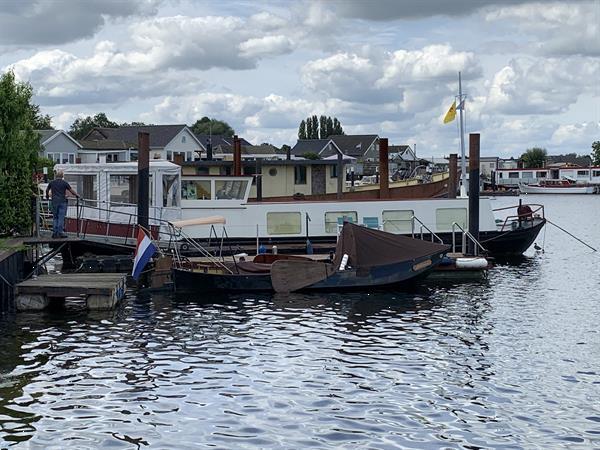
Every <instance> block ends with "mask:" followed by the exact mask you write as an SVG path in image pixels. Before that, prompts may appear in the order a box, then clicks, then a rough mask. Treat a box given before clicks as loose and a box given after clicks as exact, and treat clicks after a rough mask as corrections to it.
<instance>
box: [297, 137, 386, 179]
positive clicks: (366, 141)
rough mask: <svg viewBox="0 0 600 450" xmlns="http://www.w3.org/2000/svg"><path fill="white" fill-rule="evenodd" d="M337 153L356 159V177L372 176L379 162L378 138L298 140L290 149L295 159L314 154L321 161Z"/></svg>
mask: <svg viewBox="0 0 600 450" xmlns="http://www.w3.org/2000/svg"><path fill="white" fill-rule="evenodd" d="M337 152H341V153H342V155H344V156H348V157H351V158H356V164H355V173H356V174H357V175H374V174H375V172H376V167H377V161H378V160H379V136H378V135H376V134H366V135H336V136H329V137H328V138H327V139H300V140H298V142H297V143H296V145H294V147H293V148H292V155H293V156H295V157H302V156H303V155H305V154H307V153H316V154H317V155H319V156H320V157H321V158H322V159H323V158H327V157H331V156H333V155H336V154H337ZM365 168H366V170H365Z"/></svg>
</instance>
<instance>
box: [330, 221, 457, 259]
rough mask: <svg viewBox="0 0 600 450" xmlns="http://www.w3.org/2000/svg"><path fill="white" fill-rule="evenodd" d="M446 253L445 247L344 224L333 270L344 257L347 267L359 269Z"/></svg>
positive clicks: (447, 248)
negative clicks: (346, 260) (346, 259)
mask: <svg viewBox="0 0 600 450" xmlns="http://www.w3.org/2000/svg"><path fill="white" fill-rule="evenodd" d="M449 249H450V247H449V246H448V245H442V244H438V243H434V242H429V241H422V240H421V239H413V238H409V237H406V236H400V235H397V234H392V233H387V232H385V231H379V230H373V229H371V228H366V227H361V226H359V225H355V224H352V223H348V222H346V223H344V226H343V228H342V231H341V232H340V236H339V237H338V242H337V246H336V249H335V264H336V267H339V265H340V262H341V261H342V257H343V256H344V253H345V254H347V255H348V265H349V266H352V267H354V268H359V267H373V266H382V265H385V264H393V263H397V262H401V261H411V260H413V259H417V258H421V257H423V256H429V255H433V254H436V253H439V252H442V251H444V250H445V251H448V250H449Z"/></svg>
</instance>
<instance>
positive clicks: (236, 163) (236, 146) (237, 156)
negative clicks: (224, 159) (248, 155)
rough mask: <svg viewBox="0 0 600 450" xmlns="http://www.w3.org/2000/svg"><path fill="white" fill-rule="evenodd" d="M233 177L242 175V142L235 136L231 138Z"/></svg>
mask: <svg viewBox="0 0 600 450" xmlns="http://www.w3.org/2000/svg"><path fill="white" fill-rule="evenodd" d="M233 175H234V176H236V177H239V176H241V175H242V142H241V141H240V139H239V138H238V137H237V134H236V135H234V136H233Z"/></svg>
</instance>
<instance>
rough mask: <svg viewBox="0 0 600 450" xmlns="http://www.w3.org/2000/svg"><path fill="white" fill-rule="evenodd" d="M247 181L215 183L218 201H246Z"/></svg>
mask: <svg viewBox="0 0 600 450" xmlns="http://www.w3.org/2000/svg"><path fill="white" fill-rule="evenodd" d="M247 187H248V181H246V180H227V181H221V180H218V181H215V196H216V199H217V200H244V198H245V196H246V188H247Z"/></svg>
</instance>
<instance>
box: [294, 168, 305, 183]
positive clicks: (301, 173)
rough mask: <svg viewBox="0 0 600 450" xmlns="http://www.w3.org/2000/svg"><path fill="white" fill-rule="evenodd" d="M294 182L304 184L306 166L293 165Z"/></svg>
mask: <svg viewBox="0 0 600 450" xmlns="http://www.w3.org/2000/svg"><path fill="white" fill-rule="evenodd" d="M294 184H306V166H294Z"/></svg>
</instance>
